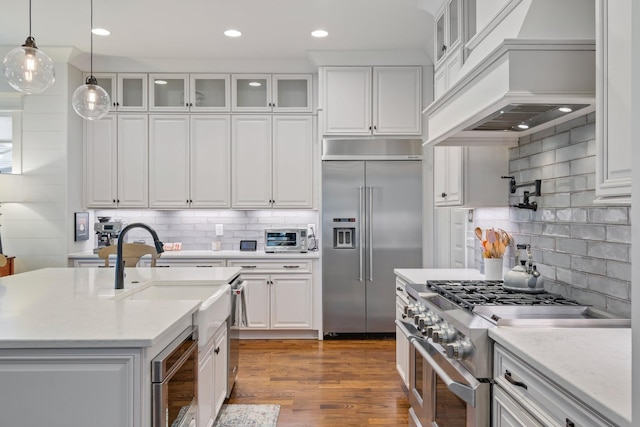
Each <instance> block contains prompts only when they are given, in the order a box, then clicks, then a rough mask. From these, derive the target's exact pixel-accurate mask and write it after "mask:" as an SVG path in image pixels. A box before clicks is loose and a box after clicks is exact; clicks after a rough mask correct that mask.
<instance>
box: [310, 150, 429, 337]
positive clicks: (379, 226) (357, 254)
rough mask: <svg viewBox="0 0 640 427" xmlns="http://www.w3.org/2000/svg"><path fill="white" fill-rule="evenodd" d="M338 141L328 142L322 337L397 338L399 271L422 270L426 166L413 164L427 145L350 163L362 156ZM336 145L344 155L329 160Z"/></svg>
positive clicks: (324, 172)
mask: <svg viewBox="0 0 640 427" xmlns="http://www.w3.org/2000/svg"><path fill="white" fill-rule="evenodd" d="M335 142H336V141H329V142H327V141H324V142H323V143H324V144H325V146H323V161H322V289H323V304H322V305H323V330H324V334H325V335H339V334H362V333H365V334H375V333H393V332H395V324H394V319H395V310H396V308H395V275H394V273H393V270H394V269H395V268H420V267H422V165H421V161H420V160H413V159H420V158H421V156H420V154H419V153H420V151H421V150H420V148H421V147H420V146H419V145H418V147H420V148H415V144H413V145H412V146H413V147H414V148H413V149H412V150H410V153H409V154H404V150H401V151H402V152H403V153H395V154H393V155H390V154H389V150H388V149H384V148H383V149H382V150H381V151H382V152H383V153H384V155H376V156H371V155H362V156H361V157H364V158H382V159H384V160H350V159H352V158H358V157H360V156H359V155H358V154H357V153H345V152H344V151H343V150H345V146H344V145H338V146H336V144H335ZM346 142H347V141H345V143H346ZM367 142H368V143H369V144H372V142H371V140H368V141H363V142H362V144H360V145H363V144H365V143H367ZM332 143H334V144H332ZM349 144H351V145H353V146H355V147H357V146H358V145H359V144H358V143H354V142H351V143H349ZM418 144H419V141H418ZM326 145H328V146H329V147H327V146H326ZM377 145H380V144H377ZM382 145H383V146H384V145H385V144H382ZM404 145H407V142H404V143H400V144H399V146H404ZM332 146H336V147H339V148H337V149H338V150H340V152H339V154H336V155H332V154H331V153H332V150H331V149H330V148H331V147H332ZM364 147H367V146H366V145H364ZM416 150H417V151H418V153H415V151H416ZM356 151H358V150H356ZM365 151H368V147H367V148H366V150H365ZM333 153H335V151H334V152H333ZM331 159H341V160H331ZM394 159H403V160H394Z"/></svg>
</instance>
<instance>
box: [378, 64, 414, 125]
mask: <svg viewBox="0 0 640 427" xmlns="http://www.w3.org/2000/svg"><path fill="white" fill-rule="evenodd" d="M421 81H422V70H421V68H420V67H375V68H374V69H373V133H374V134H375V135H419V134H420V133H421V129H422V108H421V107H422V84H421Z"/></svg>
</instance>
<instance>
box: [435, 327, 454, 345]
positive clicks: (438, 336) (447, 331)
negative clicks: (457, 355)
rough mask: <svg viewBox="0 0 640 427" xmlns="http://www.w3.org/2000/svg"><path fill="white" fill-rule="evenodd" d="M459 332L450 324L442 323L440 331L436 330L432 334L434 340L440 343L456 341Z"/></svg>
mask: <svg viewBox="0 0 640 427" xmlns="http://www.w3.org/2000/svg"><path fill="white" fill-rule="evenodd" d="M457 336H458V332H457V331H456V330H455V329H453V328H452V327H451V326H449V325H442V326H441V327H440V330H439V331H435V332H434V333H433V335H432V336H431V339H432V340H433V342H437V343H438V344H448V343H451V342H454V341H455V340H456V337H457Z"/></svg>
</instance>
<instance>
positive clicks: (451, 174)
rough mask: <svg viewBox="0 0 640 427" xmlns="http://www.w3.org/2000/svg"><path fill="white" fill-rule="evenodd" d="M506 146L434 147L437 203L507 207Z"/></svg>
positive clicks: (507, 166) (437, 204) (444, 204)
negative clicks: (503, 177)
mask: <svg viewBox="0 0 640 427" xmlns="http://www.w3.org/2000/svg"><path fill="white" fill-rule="evenodd" d="M508 169H509V150H508V148H507V147H434V149H433V185H434V188H433V191H434V204H435V206H465V207H500V206H508V203H509V185H508V184H509V182H508V180H505V179H502V178H501V176H504V175H508Z"/></svg>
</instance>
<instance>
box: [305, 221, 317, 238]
mask: <svg viewBox="0 0 640 427" xmlns="http://www.w3.org/2000/svg"><path fill="white" fill-rule="evenodd" d="M317 232H318V230H317V229H316V225H315V224H307V237H309V236H311V235H312V234H316V233H317Z"/></svg>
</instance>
